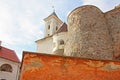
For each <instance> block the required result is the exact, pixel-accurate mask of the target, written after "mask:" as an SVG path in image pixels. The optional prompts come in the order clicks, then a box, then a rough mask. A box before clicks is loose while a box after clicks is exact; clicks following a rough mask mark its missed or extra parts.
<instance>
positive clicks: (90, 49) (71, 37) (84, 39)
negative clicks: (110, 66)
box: [65, 5, 113, 60]
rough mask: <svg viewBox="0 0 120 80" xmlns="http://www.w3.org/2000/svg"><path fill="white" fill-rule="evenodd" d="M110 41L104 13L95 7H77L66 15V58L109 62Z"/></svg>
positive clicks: (110, 55)
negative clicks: (72, 57)
mask: <svg viewBox="0 0 120 80" xmlns="http://www.w3.org/2000/svg"><path fill="white" fill-rule="evenodd" d="M111 41H112V40H111V36H110V35H109V31H108V27H107V24H106V20H105V17H104V13H103V12H102V11H101V10H100V9H98V8H97V7H95V6H91V5H87V6H82V7H78V8H76V9H75V10H73V11H72V12H71V13H70V14H69V15H68V41H67V43H66V46H65V55H66V56H74V57H81V58H90V59H104V60H106V59H107V60H111V59H112V57H113V53H112V47H111Z"/></svg>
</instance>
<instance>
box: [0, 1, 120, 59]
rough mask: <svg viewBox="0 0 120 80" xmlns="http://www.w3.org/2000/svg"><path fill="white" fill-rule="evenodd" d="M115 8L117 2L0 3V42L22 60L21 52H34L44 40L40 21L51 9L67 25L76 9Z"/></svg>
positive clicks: (104, 10) (42, 25)
mask: <svg viewBox="0 0 120 80" xmlns="http://www.w3.org/2000/svg"><path fill="white" fill-rule="evenodd" d="M118 4H120V0H0V40H1V41H2V46H4V47H7V48H10V49H12V50H15V52H16V53H17V55H18V57H19V58H20V59H21V58H22V52H23V51H32V52H35V51H36V44H35V41H36V40H38V39H40V38H42V37H43V34H44V21H43V19H44V18H46V17H47V16H49V15H50V14H51V13H52V12H53V9H52V6H54V7H55V12H56V14H57V15H58V17H59V18H60V19H61V20H62V21H63V22H66V23H67V15H68V13H70V11H72V10H73V9H75V8H76V7H79V6H83V5H95V6H97V7H99V8H100V9H101V10H102V11H103V12H106V11H108V10H111V9H113V8H114V7H115V6H116V5H118Z"/></svg>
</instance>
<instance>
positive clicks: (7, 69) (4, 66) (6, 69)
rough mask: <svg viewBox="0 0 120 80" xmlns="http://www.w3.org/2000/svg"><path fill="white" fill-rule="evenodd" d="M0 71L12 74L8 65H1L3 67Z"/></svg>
mask: <svg viewBox="0 0 120 80" xmlns="http://www.w3.org/2000/svg"><path fill="white" fill-rule="evenodd" d="M0 70H1V71H6V72H12V66H11V65H9V64H3V65H2V66H1V67H0Z"/></svg>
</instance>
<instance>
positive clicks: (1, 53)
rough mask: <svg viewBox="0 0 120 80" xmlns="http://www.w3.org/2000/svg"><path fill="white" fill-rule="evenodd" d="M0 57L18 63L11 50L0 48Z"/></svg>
mask: <svg viewBox="0 0 120 80" xmlns="http://www.w3.org/2000/svg"><path fill="white" fill-rule="evenodd" d="M0 57H1V58H5V59H8V60H11V61H15V62H20V60H19V59H18V57H17V55H16V53H15V52H14V51H13V50H10V49H8V48H5V47H2V46H0Z"/></svg>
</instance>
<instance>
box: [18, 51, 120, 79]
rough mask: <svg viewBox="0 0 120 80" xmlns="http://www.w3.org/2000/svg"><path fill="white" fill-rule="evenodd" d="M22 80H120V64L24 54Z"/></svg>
mask: <svg viewBox="0 0 120 80" xmlns="http://www.w3.org/2000/svg"><path fill="white" fill-rule="evenodd" d="M20 80H120V62H117V61H116V62H115V61H99V60H89V59H80V58H72V57H61V56H51V55H45V54H36V53H30V52H24V56H23V61H22V66H21V75H20Z"/></svg>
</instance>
